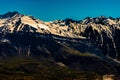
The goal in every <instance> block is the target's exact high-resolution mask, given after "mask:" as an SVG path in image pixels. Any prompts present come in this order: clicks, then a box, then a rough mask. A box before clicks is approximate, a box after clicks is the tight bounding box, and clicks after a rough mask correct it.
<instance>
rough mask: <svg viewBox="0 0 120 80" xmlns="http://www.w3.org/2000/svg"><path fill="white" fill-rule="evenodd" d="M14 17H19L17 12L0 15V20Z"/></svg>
mask: <svg viewBox="0 0 120 80" xmlns="http://www.w3.org/2000/svg"><path fill="white" fill-rule="evenodd" d="M14 15H19V13H18V12H17V11H13V12H7V13H6V14H4V15H1V18H9V17H13V16H14Z"/></svg>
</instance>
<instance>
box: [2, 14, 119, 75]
mask: <svg viewBox="0 0 120 80" xmlns="http://www.w3.org/2000/svg"><path fill="white" fill-rule="evenodd" d="M119 27H120V18H112V17H108V18H106V17H104V16H100V17H96V18H90V17H87V18H85V19H84V20H81V21H76V20H72V19H65V20H55V21H52V22H43V21H40V20H39V19H36V18H34V17H33V16H26V15H23V14H19V13H18V12H8V13H6V14H4V15H0V59H8V58H10V57H15V56H20V57H21V56H22V57H26V56H27V57H28V56H29V57H32V58H37V59H40V58H42V59H43V58H47V59H50V60H51V59H52V60H53V62H54V63H55V64H56V65H59V66H62V67H69V68H70V69H74V70H77V71H88V72H89V71H90V72H95V73H98V74H100V75H103V74H108V73H113V74H116V75H119V74H120V72H119V70H120V69H119V68H120V62H119V60H120V51H119V50H120V37H119V34H120V28H119ZM94 63H96V64H94ZM101 69H102V71H101Z"/></svg>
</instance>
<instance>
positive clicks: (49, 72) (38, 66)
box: [0, 57, 101, 80]
mask: <svg viewBox="0 0 120 80" xmlns="http://www.w3.org/2000/svg"><path fill="white" fill-rule="evenodd" d="M96 78H99V80H101V79H100V78H101V77H100V75H98V74H96V73H90V72H78V71H73V70H70V69H68V68H66V67H60V66H58V65H57V64H56V63H55V62H54V61H52V60H51V59H40V60H36V59H33V58H30V57H14V58H10V59H5V60H1V61H0V80H95V79H96Z"/></svg>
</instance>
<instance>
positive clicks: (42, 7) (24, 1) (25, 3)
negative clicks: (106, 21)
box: [0, 0, 120, 21]
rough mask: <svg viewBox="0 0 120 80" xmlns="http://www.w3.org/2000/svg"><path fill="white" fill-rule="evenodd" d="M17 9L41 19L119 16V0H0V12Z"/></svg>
mask: <svg viewBox="0 0 120 80" xmlns="http://www.w3.org/2000/svg"><path fill="white" fill-rule="evenodd" d="M8 11H18V12H19V13H22V14H26V15H33V16H35V17H36V18H39V19H41V20H43V21H52V20H56V19H65V18H73V19H77V20H81V19H83V18H85V17H88V16H89V17H97V16H107V17H108V16H112V17H120V0H0V14H4V13H6V12H8Z"/></svg>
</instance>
